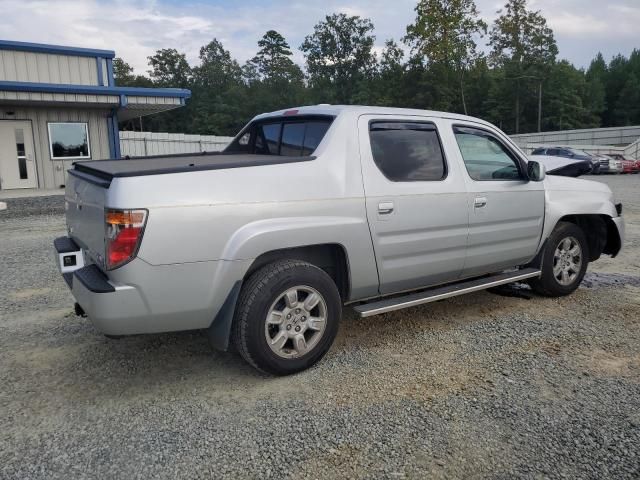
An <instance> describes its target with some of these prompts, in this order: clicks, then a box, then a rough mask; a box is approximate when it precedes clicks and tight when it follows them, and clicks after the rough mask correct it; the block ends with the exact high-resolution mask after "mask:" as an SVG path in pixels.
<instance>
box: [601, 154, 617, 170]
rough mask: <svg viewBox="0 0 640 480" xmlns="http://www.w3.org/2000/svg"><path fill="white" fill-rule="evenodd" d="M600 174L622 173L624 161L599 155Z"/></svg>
mask: <svg viewBox="0 0 640 480" xmlns="http://www.w3.org/2000/svg"><path fill="white" fill-rule="evenodd" d="M599 157H600V173H614V174H615V173H622V161H620V160H617V159H615V158H613V157H611V156H609V155H599Z"/></svg>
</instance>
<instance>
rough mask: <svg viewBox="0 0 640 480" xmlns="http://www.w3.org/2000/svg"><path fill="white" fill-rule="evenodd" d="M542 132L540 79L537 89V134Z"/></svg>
mask: <svg viewBox="0 0 640 480" xmlns="http://www.w3.org/2000/svg"><path fill="white" fill-rule="evenodd" d="M541 131H542V79H540V84H539V88H538V133H540V132H541Z"/></svg>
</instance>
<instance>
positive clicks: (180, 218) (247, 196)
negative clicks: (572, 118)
mask: <svg viewBox="0 0 640 480" xmlns="http://www.w3.org/2000/svg"><path fill="white" fill-rule="evenodd" d="M65 199H66V215H67V226H68V236H67V237H62V238H58V239H56V240H55V242H54V244H55V248H56V258H57V260H56V261H57V262H58V266H59V268H60V271H61V273H62V275H63V277H64V278H65V280H66V282H67V284H68V285H69V287H70V288H71V291H72V293H73V296H74V297H75V299H76V300H77V304H76V305H77V309H78V311H79V312H80V313H83V312H86V314H87V315H88V317H89V318H90V319H91V321H92V322H93V323H94V324H95V326H96V327H97V328H98V329H100V330H101V331H102V332H104V333H105V334H107V335H109V336H121V335H133V334H142V333H155V332H168V331H176V330H190V329H206V330H207V332H208V335H209V337H210V339H211V342H212V344H213V346H214V347H216V348H218V349H222V350H226V349H228V348H229V346H230V345H235V348H237V350H238V351H239V352H240V353H241V355H242V356H243V357H244V358H245V359H246V360H247V361H248V362H249V363H251V364H252V365H253V366H254V367H256V368H258V369H260V370H262V371H265V372H269V373H272V374H289V373H293V372H296V371H300V370H303V369H305V368H308V367H309V366H311V365H313V364H314V363H315V362H317V361H318V360H320V359H321V358H322V357H323V356H324V355H325V353H326V352H327V351H328V350H329V348H330V347H331V344H332V342H333V340H334V338H335V336H336V332H337V330H338V324H339V322H340V318H341V314H342V306H343V305H350V306H352V307H353V308H354V309H355V310H356V312H357V313H358V314H359V315H361V316H363V317H366V316H370V315H376V314H380V313H385V312H390V311H393V310H397V309H401V308H407V307H412V306H415V305H420V304H424V303H428V302H432V301H436V300H440V299H443V298H447V297H451V296H455V295H460V294H464V293H469V292H474V291H477V290H481V289H485V288H489V287H493V286H497V285H501V284H506V283H511V282H521V281H526V282H528V283H529V284H530V285H531V286H532V288H533V289H534V290H535V291H536V292H539V293H540V294H542V295H548V296H560V295H567V294H569V293H571V292H573V291H574V290H575V289H576V288H577V287H578V285H579V284H580V282H581V281H582V278H583V276H584V274H585V271H586V268H587V264H588V263H589V262H592V261H594V260H596V259H598V258H599V257H600V255H601V254H607V255H611V256H615V255H616V254H617V253H618V252H619V251H620V249H621V246H622V243H623V237H624V222H623V219H622V216H621V215H622V205H620V204H615V203H614V199H613V195H612V193H611V190H610V189H609V188H608V187H607V186H606V185H604V184H601V183H597V182H591V181H585V180H579V179H574V178H566V177H555V176H552V175H548V176H546V175H545V171H544V168H543V167H542V166H541V164H540V163H538V162H534V161H532V160H528V159H527V158H526V156H525V155H524V154H523V153H522V152H521V151H520V150H519V149H518V148H517V147H516V145H514V144H513V142H511V141H510V140H509V138H508V137H507V136H506V135H505V134H504V133H502V132H501V131H500V130H499V129H497V128H496V127H494V126H493V125H491V124H489V123H487V122H484V121H482V120H478V119H476V118H471V117H466V116H460V115H455V114H449V113H439V112H430V111H423V110H405V109H396V108H378V107H357V106H328V105H319V106H309V107H301V108H297V109H292V110H286V111H278V112H273V113H269V114H264V115H259V116H257V117H256V118H254V119H253V120H252V121H251V122H250V123H249V124H248V125H247V126H246V127H245V128H244V129H243V130H242V131H241V132H240V133H239V134H238V136H237V137H236V138H235V139H234V140H233V142H232V143H231V144H230V145H229V146H228V147H227V149H226V150H225V151H224V152H221V153H218V154H204V155H180V156H165V157H155V158H154V157H149V158H142V159H133V160H102V161H86V162H77V163H75V165H74V167H73V169H72V170H70V171H69V177H68V182H67V186H66V197H65Z"/></svg>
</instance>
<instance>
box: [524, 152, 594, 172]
mask: <svg viewBox="0 0 640 480" xmlns="http://www.w3.org/2000/svg"><path fill="white" fill-rule="evenodd" d="M531 155H548V156H550V157H564V158H571V159H573V160H586V161H588V162H590V163H591V173H593V174H594V175H597V174H598V173H600V162H599V161H598V160H597V159H595V158H594V157H592V156H591V155H589V154H588V153H587V152H583V151H582V150H578V149H576V148H571V147H540V148H536V149H535V150H534V151H533V152H531Z"/></svg>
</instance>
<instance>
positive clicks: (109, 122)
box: [107, 116, 116, 158]
mask: <svg viewBox="0 0 640 480" xmlns="http://www.w3.org/2000/svg"><path fill="white" fill-rule="evenodd" d="M107 136H108V137H109V158H115V156H116V147H115V144H114V142H113V121H112V119H111V116H108V117H107Z"/></svg>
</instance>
